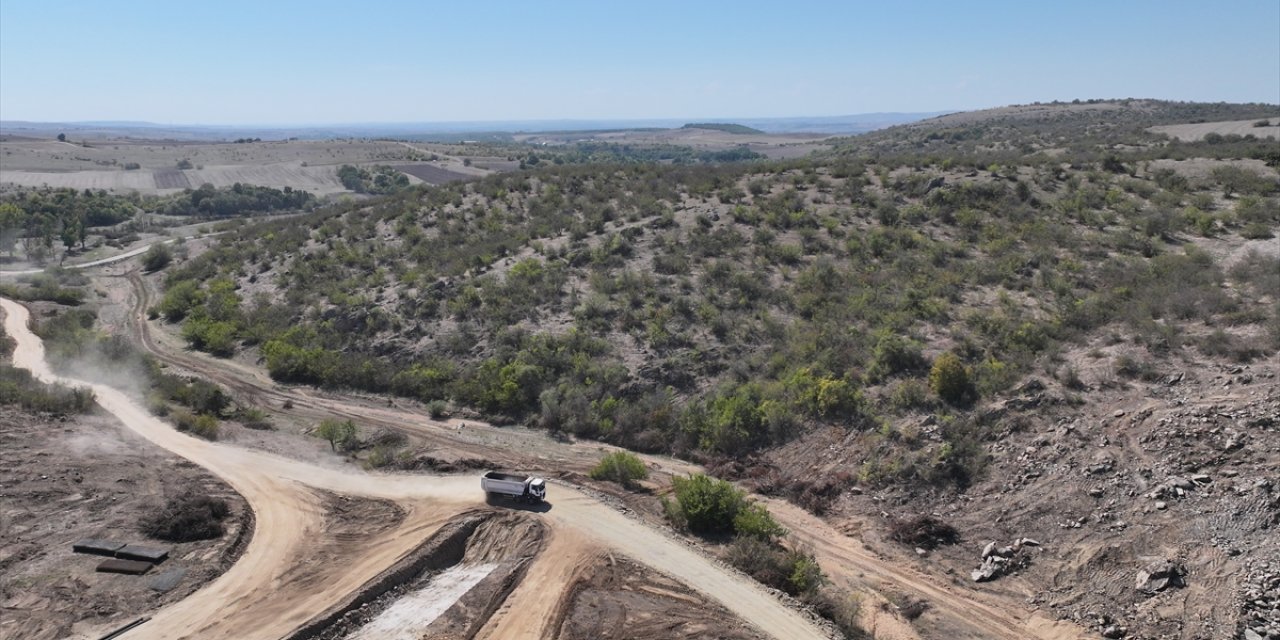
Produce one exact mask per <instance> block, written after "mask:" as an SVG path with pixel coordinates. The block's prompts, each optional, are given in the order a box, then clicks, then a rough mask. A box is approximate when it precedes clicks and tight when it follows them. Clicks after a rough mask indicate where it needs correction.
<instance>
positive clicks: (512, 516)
mask: <svg viewBox="0 0 1280 640" xmlns="http://www.w3.org/2000/svg"><path fill="white" fill-rule="evenodd" d="M544 533H545V532H544V527H543V524H542V523H541V522H540V521H539V520H538V519H537V518H536V517H534V516H531V515H529V514H526V513H520V512H500V511H492V510H476V511H469V512H466V513H463V514H461V515H459V516H456V517H455V518H453V519H452V520H450V521H449V522H448V523H446V524H445V525H444V526H442V527H441V528H440V529H439V530H438V531H437V532H436V534H435V535H433V536H431V537H430V538H429V539H428V540H427V541H426V542H424V543H423V544H422V545H420V546H419V547H418V548H417V549H415V550H413V551H412V552H410V553H409V554H408V555H406V556H405V557H404V558H402V559H401V560H400V561H399V562H397V563H396V564H395V565H393V566H392V567H390V568H388V569H387V570H385V571H383V572H382V573H381V574H379V575H378V576H377V577H375V578H374V579H373V580H370V581H369V582H368V583H366V584H365V585H364V586H363V587H362V588H360V589H359V590H358V591H356V592H355V593H354V594H352V596H351V597H349V598H347V599H346V600H344V601H343V602H341V603H339V604H337V605H334V606H333V607H331V608H330V609H329V610H327V611H325V612H324V613H323V614H321V615H319V616H317V617H316V618H314V619H313V620H312V621H310V622H308V623H307V624H305V625H303V626H302V627H301V628H300V629H298V630H297V631H296V632H294V633H293V634H291V635H290V636H288V640H340V639H343V638H349V639H356V638H364V637H380V638H382V637H387V635H386V632H385V631H386V629H391V628H394V629H395V632H396V633H407V634H408V635H409V636H411V637H415V638H420V637H430V638H471V637H474V636H475V634H476V632H477V631H478V630H479V629H480V628H481V627H482V626H483V625H484V623H485V622H486V621H487V620H488V619H489V617H490V616H492V615H493V612H494V611H496V610H497V608H498V607H499V606H500V605H501V604H502V602H503V600H504V599H505V598H506V596H507V595H508V594H509V593H510V592H511V590H512V589H513V588H515V585H516V584H518V583H519V581H520V579H521V577H522V576H523V574H524V570H525V568H526V566H527V565H528V562H529V560H530V559H531V558H532V557H533V556H535V555H536V554H537V553H538V551H540V550H541V548H542V541H543V536H544ZM440 598H444V599H448V600H451V602H440V601H439V599H440ZM428 599H429V600H432V602H430V606H424V607H415V606H413V605H414V603H415V601H418V600H421V601H423V602H424V603H425V602H426V600H428Z"/></svg>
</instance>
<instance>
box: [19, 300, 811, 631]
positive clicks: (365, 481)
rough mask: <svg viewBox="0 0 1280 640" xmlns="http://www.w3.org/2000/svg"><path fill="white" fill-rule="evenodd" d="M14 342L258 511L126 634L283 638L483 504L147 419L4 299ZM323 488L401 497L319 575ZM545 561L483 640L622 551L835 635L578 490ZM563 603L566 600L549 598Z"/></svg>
mask: <svg viewBox="0 0 1280 640" xmlns="http://www.w3.org/2000/svg"><path fill="white" fill-rule="evenodd" d="M0 308H3V310H4V312H5V319H4V326H5V330H6V332H7V333H8V334H9V335H10V336H11V337H12V338H13V339H14V340H15V343H16V346H15V349H14V353H13V360H14V364H15V365H16V366H18V367H21V368H25V369H28V370H30V371H31V372H32V373H33V374H34V375H35V376H36V377H37V378H38V379H40V380H42V381H46V382H61V383H63V384H71V385H75V386H85V387H89V388H91V389H92V390H93V391H94V393H95V394H96V396H97V400H98V403H99V404H100V405H101V406H102V407H103V408H104V409H106V410H107V411H108V412H110V413H111V414H113V415H115V416H116V417H117V418H119V419H120V420H121V421H122V422H123V423H124V424H125V425H127V426H128V427H129V428H130V429H132V430H134V431H135V432H137V433H139V434H140V435H142V436H143V437H145V438H147V439H148V440H151V441H152V442H154V443H155V444H157V445H159V446H161V447H163V448H165V449H168V450H169V451H172V452H173V453H175V454H177V455H179V456H182V457H184V458H187V459H188V460H191V461H192V462H195V463H197V464H199V465H201V466H203V467H205V468H206V469H208V470H209V471H210V472H212V473H213V474H215V475H217V476H218V477H220V478H222V479H223V480H225V481H226V482H227V483H228V484H230V485H231V486H232V487H233V488H234V489H235V490H236V491H238V492H239V493H240V494H241V495H242V496H244V498H245V500H246V501H248V503H249V504H250V506H251V508H252V509H253V511H254V515H255V523H254V531H253V538H252V540H251V541H250V543H249V546H248V548H247V549H246V551H245V552H244V555H243V556H241V558H240V560H239V561H238V562H237V563H236V564H235V565H234V566H233V567H232V568H231V569H230V570H229V571H227V573H225V574H223V575H222V576H221V577H219V578H218V579H217V580H215V581H214V582H212V583H210V584H209V585H208V586H206V587H205V588H203V589H201V590H199V591H197V592H196V593H194V594H192V595H191V596H189V597H188V598H186V599H185V600H182V601H180V602H178V603H175V604H173V605H170V606H168V607H165V608H164V609H161V610H160V611H159V612H157V613H156V614H155V615H154V616H153V618H152V619H151V620H150V621H149V622H147V623H145V624H143V625H141V626H139V627H137V628H136V629H135V630H133V631H130V632H128V633H127V634H125V636H123V637H126V638H163V639H170V638H173V639H177V638H202V639H203V638H229V639H230V638H236V639H241V638H243V639H251V638H264V639H267V638H280V637H284V636H287V635H288V634H289V633H291V632H292V631H293V630H295V629H297V628H298V627H299V626H301V625H302V624H304V623H306V622H307V621H308V620H310V619H311V618H313V617H314V616H316V615H317V614H319V613H320V612H322V611H323V610H325V609H326V608H327V607H330V606H332V605H333V604H335V603H337V602H339V601H340V600H342V599H343V598H344V597H346V596H348V595H349V594H351V593H352V592H355V591H357V590H358V589H360V588H361V586H362V585H364V584H365V583H366V582H368V581H369V580H370V579H372V578H373V577H374V576H375V575H377V574H378V572H380V571H382V570H383V569H385V568H387V567H388V566H390V565H392V564H393V563H394V562H396V561H397V560H399V559H400V558H402V557H404V556H405V555H406V554H407V553H409V552H410V551H411V550H412V549H413V548H414V547H416V546H417V545H418V544H420V543H421V542H422V541H423V540H425V539H426V538H427V537H429V536H430V535H431V533H432V532H434V531H435V530H437V529H439V527H440V526H441V525H442V524H443V523H444V522H446V521H447V520H448V519H449V518H450V517H451V516H454V515H457V514H459V513H461V512H463V511H465V510H468V509H472V508H475V507H476V506H478V505H479V504H481V503H482V496H483V494H482V492H480V491H479V489H478V487H477V482H476V479H475V478H474V477H470V476H380V475H371V474H365V473H360V472H358V471H356V470H354V469H348V468H340V469H334V468H326V467H321V466H318V465H313V464H309V463H305V462H301V461H297V460H292V459H289V458H285V457H282V456H277V455H273V454H270V453H265V452H260V451H254V450H248V449H242V448H238V447H234V446H229V445H226V444H218V443H213V442H206V441H203V440H199V439H197V438H194V437H191V436H187V435H185V434H182V433H180V432H178V431H176V430H174V429H173V428H172V427H170V426H169V425H167V424H165V423H164V422H161V421H160V420H159V419H157V418H155V417H153V416H152V415H150V414H149V413H148V412H147V411H146V410H145V409H143V408H142V407H141V406H139V405H138V404H137V403H136V402H134V401H133V400H132V399H131V398H129V397H128V396H127V395H125V394H124V393H123V392H121V391H119V390H117V389H114V388H112V387H108V386H105V385H100V384H90V383H85V382H83V381H79V380H75V379H68V378H64V377H61V376H58V375H55V374H54V373H53V372H52V371H51V370H50V369H49V367H48V364H47V363H46V362H45V359H44V347H43V344H42V343H41V341H40V340H39V338H37V337H36V336H35V335H34V334H33V333H32V332H31V331H30V329H29V328H28V323H29V320H30V316H29V313H28V311H27V309H26V308H25V307H23V306H21V305H19V304H17V303H15V302H13V301H11V300H7V299H0ZM324 491H327V492H332V493H338V494H342V495H350V496H364V497H372V498H379V499H387V500H393V501H395V502H396V503H397V504H398V505H399V506H400V508H401V509H403V510H404V512H405V516H404V518H403V520H402V521H401V523H400V524H399V526H397V527H395V528H394V529H391V530H389V531H385V532H382V533H379V534H375V535H372V536H370V537H369V538H368V539H367V540H359V541H353V542H352V543H351V544H349V549H348V554H347V555H346V556H345V560H344V561H342V562H334V563H330V564H328V565H326V566H320V567H317V566H312V565H313V564H314V563H309V562H308V557H309V550H310V549H311V548H312V546H313V545H315V544H317V542H319V541H322V540H324V538H325V533H324V531H325V517H324V507H323V501H324V496H323V493H322V492H324ZM552 497H553V500H554V502H553V503H552V505H551V509H550V510H549V511H548V512H547V513H546V514H544V517H545V518H546V520H547V521H548V524H549V525H550V527H549V528H550V531H551V538H552V540H551V543H550V544H549V545H548V551H551V553H543V554H540V556H539V557H538V558H537V559H536V560H535V561H534V563H533V566H532V567H531V568H530V572H529V579H526V580H525V581H524V582H522V584H521V585H520V587H518V588H517V589H516V591H515V592H514V593H512V595H511V600H510V601H509V602H508V606H505V607H503V608H501V609H500V610H499V611H498V612H497V613H496V614H495V615H494V616H493V618H491V619H490V621H489V624H488V625H487V626H486V627H485V629H482V631H481V636H482V637H492V638H516V637H545V636H546V635H548V634H550V633H553V632H554V629H552V628H551V626H552V625H551V624H550V623H551V622H552V621H553V620H554V619H555V617H556V613H557V609H558V608H559V607H560V606H561V605H560V598H559V594H562V593H563V592H564V590H565V587H567V586H568V584H567V583H565V584H554V583H556V582H559V581H561V580H562V579H567V578H572V575H566V574H567V573H568V572H566V571H563V570H561V569H562V567H565V566H569V567H572V566H573V562H572V560H573V557H574V556H575V555H577V554H583V553H593V552H594V551H595V550H596V549H599V548H606V549H614V550H617V551H619V552H621V553H624V554H626V555H628V556H630V557H632V558H633V559H635V560H636V561H638V562H641V563H643V564H645V565H648V566H650V567H653V568H654V569H657V570H658V571H661V572H663V573H666V574H668V575H671V576H672V577H674V578H677V579H678V580H680V581H682V582H684V583H685V584H687V585H688V586H689V587H690V588H692V589H695V590H697V591H699V592H701V593H703V594H706V595H707V596H709V597H710V598H712V599H714V600H716V601H718V602H719V603H721V604H723V605H724V606H725V607H726V608H727V609H728V610H729V611H731V612H733V613H734V614H735V615H738V616H739V617H741V618H742V619H743V620H745V621H746V622H748V623H749V624H751V625H753V626H755V627H756V628H758V629H759V630H760V631H762V632H764V633H765V634H768V635H770V636H773V637H776V638H786V639H790V638H822V637H825V634H824V632H823V631H822V630H821V629H820V628H818V627H817V626H815V625H814V624H812V623H811V622H810V621H809V620H808V619H807V618H805V617H804V616H803V615H801V614H800V613H798V612H796V611H794V610H792V609H790V608H788V607H786V606H785V605H783V604H782V603H781V602H780V601H778V600H777V599H776V598H774V597H773V596H771V595H770V594H768V593H767V592H765V591H764V590H763V589H761V588H759V587H757V586H756V585H755V584H754V583H752V582H751V581H750V580H747V579H744V578H743V577H742V576H740V575H737V574H734V573H732V572H730V571H727V570H725V569H724V568H723V567H721V566H720V565H718V564H716V563H715V562H713V561H711V560H709V559H708V558H706V557H705V556H703V555H701V554H700V553H698V552H697V551H695V550H693V549H691V548H689V547H688V546H686V545H684V544H682V543H680V542H678V541H676V540H674V539H672V538H670V537H667V536H666V535H663V534H662V533H659V532H658V531H655V530H653V529H651V528H649V527H647V526H645V525H644V524H641V523H640V522H637V521H635V520H632V519H630V518H628V517H626V516H624V515H623V514H621V513H619V512H617V511H615V510H614V509H612V508H610V507H608V506H606V505H605V504H603V503H601V502H600V501H599V500H596V499H595V498H592V497H590V496H588V495H587V494H585V493H582V492H580V491H578V490H576V489H573V488H571V487H567V486H557V487H555V488H554V489H553V496H552ZM547 593H552V594H557V597H556V598H548V597H545V594H547Z"/></svg>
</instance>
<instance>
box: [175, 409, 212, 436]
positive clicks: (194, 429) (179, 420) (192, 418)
mask: <svg viewBox="0 0 1280 640" xmlns="http://www.w3.org/2000/svg"><path fill="white" fill-rule="evenodd" d="M170 416H172V418H173V422H174V424H175V425H177V427H178V431H183V432H186V433H190V434H191V435H193V436H198V437H201V438H204V439H205V440H217V439H218V432H219V430H220V429H219V425H218V419H217V418H215V417H213V416H211V415H208V414H195V413H192V412H190V411H188V410H187V409H175V410H174V411H172V412H171V413H170Z"/></svg>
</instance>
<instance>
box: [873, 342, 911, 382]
mask: <svg viewBox="0 0 1280 640" xmlns="http://www.w3.org/2000/svg"><path fill="white" fill-rule="evenodd" d="M924 364H925V359H924V356H923V355H921V353H920V345H918V344H916V343H915V342H914V341H912V340H907V339H904V338H903V337H902V336H899V335H897V334H894V333H889V332H884V333H881V334H880V337H879V338H878V339H877V340H876V346H875V350H874V351H873V352H872V356H871V362H870V363H869V364H868V365H867V377H868V378H870V379H871V380H883V379H885V378H888V377H890V376H894V375H897V374H899V373H911V372H915V371H920V370H922V369H924Z"/></svg>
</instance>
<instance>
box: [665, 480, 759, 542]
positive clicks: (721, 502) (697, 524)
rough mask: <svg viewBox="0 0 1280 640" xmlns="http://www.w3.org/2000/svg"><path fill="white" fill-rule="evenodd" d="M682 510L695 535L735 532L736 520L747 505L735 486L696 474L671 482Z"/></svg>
mask: <svg viewBox="0 0 1280 640" xmlns="http://www.w3.org/2000/svg"><path fill="white" fill-rule="evenodd" d="M672 484H673V485H674V487H675V494H676V500H677V501H678V502H679V503H680V511H681V513H682V514H683V515H684V520H685V522H686V523H687V524H688V527H689V530H690V531H692V532H694V533H704V534H717V533H730V532H732V531H733V520H734V518H736V517H737V515H738V512H739V511H741V510H742V508H743V507H744V506H746V498H745V497H744V495H743V493H742V492H741V491H739V490H738V489H736V488H734V486H733V485H731V484H729V483H728V482H725V481H724V480H718V479H715V478H711V477H709V476H707V475H705V474H701V473H695V474H693V475H691V476H689V477H688V478H680V477H676V478H673V479H672Z"/></svg>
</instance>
